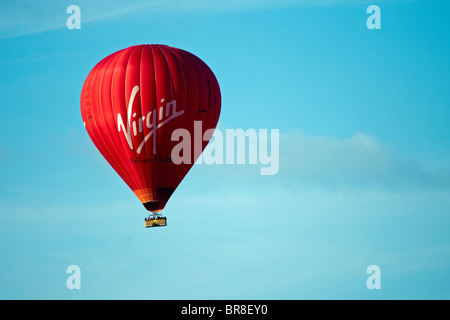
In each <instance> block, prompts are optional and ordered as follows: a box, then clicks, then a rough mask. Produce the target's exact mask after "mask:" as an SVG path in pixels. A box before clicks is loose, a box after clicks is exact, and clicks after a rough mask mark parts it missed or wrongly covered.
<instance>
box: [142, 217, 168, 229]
mask: <svg viewBox="0 0 450 320" xmlns="http://www.w3.org/2000/svg"><path fill="white" fill-rule="evenodd" d="M165 226H167V218H166V217H163V216H161V215H160V214H151V215H149V216H148V218H145V227H146V228H153V227H165Z"/></svg>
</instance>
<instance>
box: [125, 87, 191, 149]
mask: <svg viewBox="0 0 450 320" xmlns="http://www.w3.org/2000/svg"><path fill="white" fill-rule="evenodd" d="M138 92H139V86H135V87H134V88H133V90H132V91H131V96H130V100H129V102H128V106H127V117H126V119H125V123H124V120H123V119H122V115H121V114H120V113H118V114H117V130H118V131H119V132H123V134H124V136H125V139H126V140H127V142H128V146H129V147H130V149H131V150H134V148H135V147H137V149H136V152H137V153H138V154H140V153H141V151H142V148H143V147H144V145H145V143H146V142H147V140H148V139H150V137H153V154H156V132H157V131H158V129H159V128H161V127H162V126H163V125H165V124H166V123H168V122H169V121H170V120H172V119H174V118H176V117H179V116H181V115H182V114H183V113H184V110H180V111H177V101H176V100H172V101H170V102H167V103H166V104H165V105H162V106H160V107H159V109H156V108H155V109H153V110H152V111H150V112H149V113H147V115H143V116H142V117H138V118H136V112H133V102H134V98H135V97H136V94H137V93H138ZM164 102H165V99H161V103H164ZM144 127H146V128H148V129H150V131H149V132H148V133H147V134H145V136H144V138H143V139H142V141H141V142H140V143H139V145H138V146H134V145H133V139H132V137H136V136H137V135H138V133H143V132H144Z"/></svg>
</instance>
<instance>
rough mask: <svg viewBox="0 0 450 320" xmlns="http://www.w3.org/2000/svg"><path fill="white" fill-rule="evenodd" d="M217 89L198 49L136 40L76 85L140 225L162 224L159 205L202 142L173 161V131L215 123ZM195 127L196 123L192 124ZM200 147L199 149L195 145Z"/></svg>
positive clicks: (88, 122)
mask: <svg viewBox="0 0 450 320" xmlns="http://www.w3.org/2000/svg"><path fill="white" fill-rule="evenodd" d="M220 109H221V95H220V88H219V84H218V82H217V79H216V77H215V76H214V74H213V72H212V71H211V69H210V68H209V67H208V66H207V65H206V64H205V63H204V62H203V61H202V60H200V59H199V58H198V57H197V56H195V55H193V54H192V53H189V52H187V51H185V50H181V49H178V48H174V47H170V46H166V45H155V44H151V45H138V46H132V47H129V48H126V49H123V50H120V51H118V52H115V53H113V54H111V55H109V56H107V57H106V58H104V59H103V60H101V61H100V62H99V63H98V64H97V65H96V66H95V67H94V68H93V69H92V70H91V72H90V73H89V75H88V76H87V78H86V81H85V82H84V85H83V88H82V91H81V116H82V119H83V122H84V125H85V127H86V130H87V132H88V134H89V137H90V138H91V140H92V142H93V143H94V145H95V146H96V147H97V149H98V150H99V151H100V153H101V154H102V155H103V157H104V158H105V159H106V161H107V162H108V163H109V164H110V165H111V166H112V167H113V169H114V170H115V171H116V172H117V173H118V174H119V176H120V177H121V178H122V179H123V181H124V182H125V183H126V184H127V185H128V187H129V188H130V189H131V190H132V191H133V192H134V193H135V195H136V196H137V197H138V198H139V200H140V201H141V202H142V204H143V205H144V207H145V208H146V209H147V210H148V211H150V212H151V213H150V215H149V217H148V218H147V219H145V226H146V227H150V226H161V225H166V224H167V223H166V221H167V220H166V218H165V217H162V215H161V213H160V211H161V210H163V209H164V207H165V205H166V203H167V201H168V200H169V198H170V197H171V196H172V194H173V193H174V191H175V189H176V188H177V186H178V185H179V184H180V182H181V181H182V180H183V178H184V177H185V176H186V174H187V173H188V171H189V170H190V168H191V167H192V165H193V163H194V162H195V161H196V159H197V158H198V157H199V156H200V153H201V152H202V151H203V149H204V148H205V147H206V145H207V144H208V139H202V142H201V148H200V150H199V152H195V150H194V143H195V141H194V139H190V141H191V144H192V150H194V152H192V161H189V162H188V161H186V162H182V163H179V161H173V159H172V156H171V154H172V153H171V151H172V149H173V148H174V147H175V146H176V145H177V144H178V143H179V142H178V141H177V140H176V139H175V141H172V140H173V139H172V133H173V132H174V131H175V130H177V129H185V130H187V131H188V132H189V133H191V136H192V137H193V136H194V131H195V130H199V128H198V126H197V127H195V124H198V123H201V126H200V127H201V135H202V137H203V134H204V133H205V132H206V131H207V130H209V129H213V130H214V128H215V127H216V125H217V122H218V120H219V115H220ZM194 129H195V130H194ZM198 149H199V148H197V150H198Z"/></svg>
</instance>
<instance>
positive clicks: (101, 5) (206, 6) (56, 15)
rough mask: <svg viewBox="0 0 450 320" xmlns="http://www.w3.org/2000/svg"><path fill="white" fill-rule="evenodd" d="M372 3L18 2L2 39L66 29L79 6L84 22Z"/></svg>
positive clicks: (3, 19) (5, 16) (2, 16)
mask: <svg viewBox="0 0 450 320" xmlns="http://www.w3.org/2000/svg"><path fill="white" fill-rule="evenodd" d="M369 2H370V1H368V0H359V1H358V0H152V1H146V2H144V3H143V2H142V1H138V0H111V1H89V0H78V1H76V2H74V1H72V0H59V1H57V0H46V1H32V0H17V1H10V2H8V4H5V5H3V6H2V10H1V11H0V39H2V38H11V37H16V36H21V35H27V34H35V33H41V32H45V31H48V30H53V29H58V28H63V27H65V25H66V19H67V17H68V15H67V13H66V9H67V7H68V6H69V5H72V4H76V5H78V6H79V7H80V8H81V13H82V22H83V23H87V22H92V21H98V20H102V19H111V18H114V17H118V16H122V15H126V14H130V13H135V12H149V11H169V10H172V11H190V10H203V11H212V12H217V11H236V10H256V9H270V8H280V7H290V6H323V5H327V6H328V5H340V4H362V3H369Z"/></svg>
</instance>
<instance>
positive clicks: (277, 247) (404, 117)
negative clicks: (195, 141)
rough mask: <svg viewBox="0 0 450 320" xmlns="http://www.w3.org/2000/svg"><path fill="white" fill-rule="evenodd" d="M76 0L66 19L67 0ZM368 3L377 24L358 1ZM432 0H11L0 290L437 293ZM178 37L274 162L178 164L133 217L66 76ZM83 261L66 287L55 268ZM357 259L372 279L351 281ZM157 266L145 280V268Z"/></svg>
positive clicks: (435, 25) (441, 30) (441, 293)
mask: <svg viewBox="0 0 450 320" xmlns="http://www.w3.org/2000/svg"><path fill="white" fill-rule="evenodd" d="M71 4H77V5H79V6H80V9H81V20H82V21H81V30H69V29H67V28H66V19H67V18H68V16H69V15H68V14H67V13H66V8H67V7H68V6H69V5H71ZM371 4H377V5H379V7H380V8H381V19H382V20H381V26H382V28H381V29H380V30H369V29H367V27H366V19H367V18H368V17H369V15H368V14H367V13H366V9H367V7H368V6H369V5H371ZM449 10H450V5H449V4H447V3H446V2H444V1H436V0H434V1H433V0H432V1H420V0H416V1H413V0H411V1H408V0H403V1H376V2H372V1H346V0H341V1H325V0H324V1H312V0H311V1H310V0H303V1H295V0H286V1H272V0H266V1H200V0H198V1H183V0H179V1H148V2H146V4H145V5H142V3H141V2H140V1H134V0H129V1H108V2H107V4H106V2H104V1H86V0H85V1H50V0H48V1H39V3H37V2H36V1H14V2H12V1H11V2H9V3H8V4H3V5H2V11H1V12H0V21H1V22H0V71H1V72H0V93H1V96H2V103H1V110H2V126H1V127H0V133H1V136H2V139H1V140H0V181H1V183H0V217H1V223H0V241H1V246H0V298H2V299H448V298H449V297H450V289H449V286H448V283H450V236H449V232H448V231H449V222H450V217H449V214H450V167H449V160H450V143H449V142H450V126H449V125H448V120H449V119H450V108H449V107H450V93H449V91H448V76H449V72H450V66H449V59H448V57H449V54H450V47H449V41H448V39H450V35H449V28H448V24H447V20H448V19H447V16H448V12H449ZM141 43H162V44H168V45H171V46H174V47H179V48H182V49H185V50H188V51H190V52H192V53H194V54H196V55H197V56H199V57H200V58H201V59H202V60H204V61H205V62H206V63H207V64H208V65H209V66H210V67H211V69H212V70H213V71H214V73H215V74H216V77H217V79H218V81H219V84H220V86H221V91H222V114H221V117H220V120H219V129H221V130H225V129H226V128H232V129H236V128H242V129H244V130H245V129H248V128H254V129H279V130H280V169H279V172H278V174H277V175H274V176H261V175H259V166H257V165H205V164H203V165H196V166H194V167H193V168H192V170H191V172H190V173H189V174H188V175H187V176H186V178H185V180H184V181H183V182H182V183H181V185H180V186H179V188H178V189H177V191H176V192H175V193H174V195H173V196H172V198H171V199H170V202H169V203H168V205H167V206H166V209H165V215H166V216H167V217H168V219H169V220H168V223H169V225H168V227H167V228H159V229H156V230H154V229H151V230H147V229H145V228H144V227H143V217H144V216H145V214H146V211H145V209H144V208H143V207H142V205H141V204H140V202H139V201H138V199H137V198H136V197H135V196H134V194H133V193H132V192H131V191H130V190H129V189H128V187H127V186H126V185H125V183H123V182H122V180H120V178H119V177H118V176H117V175H116V174H115V172H114V171H113V170H112V169H111V168H110V167H109V166H108V165H107V163H106V161H105V160H104V159H103V158H102V157H101V155H100V154H99V153H98V152H97V150H96V149H95V147H94V146H93V144H92V142H91V141H90V139H89V137H88V135H87V133H86V132H85V129H84V126H83V123H82V121H81V115H80V107H79V97H80V92H81V87H82V85H83V82H84V79H85V78H86V76H87V74H88V72H89V71H90V70H91V68H92V67H93V66H94V65H95V64H96V63H97V62H98V61H99V60H101V59H102V58H103V57H105V56H107V55H108V54H110V53H112V52H115V51H117V50H120V49H123V48H125V47H128V46H131V45H135V44H141ZM72 264H75V265H78V266H79V267H80V269H81V286H82V289H81V290H68V289H67V287H66V279H67V277H68V274H66V268H67V266H69V265H72ZM369 265H378V266H379V267H380V269H381V289H380V290H369V289H367V287H366V280H367V278H368V276H369V275H368V274H366V269H367V267H368V266H369ZM155 274H156V275H158V276H157V277H156V278H154V277H152V276H151V275H155Z"/></svg>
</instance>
